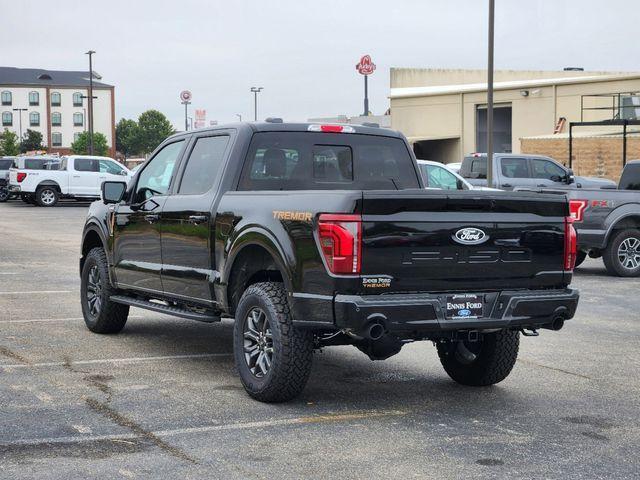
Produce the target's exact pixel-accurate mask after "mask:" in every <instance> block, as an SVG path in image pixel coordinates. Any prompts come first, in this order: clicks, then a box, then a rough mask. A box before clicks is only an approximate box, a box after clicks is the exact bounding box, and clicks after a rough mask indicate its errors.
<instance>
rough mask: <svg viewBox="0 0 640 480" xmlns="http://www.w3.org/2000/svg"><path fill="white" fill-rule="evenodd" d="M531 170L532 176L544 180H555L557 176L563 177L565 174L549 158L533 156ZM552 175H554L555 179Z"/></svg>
mask: <svg viewBox="0 0 640 480" xmlns="http://www.w3.org/2000/svg"><path fill="white" fill-rule="evenodd" d="M531 172H532V174H533V178H544V179H546V180H555V181H557V180H558V178H557V177H560V179H562V178H564V176H565V175H566V173H565V171H564V170H563V169H562V168H561V167H560V166H559V165H556V164H555V163H553V162H550V161H549V160H544V159H542V158H533V159H531ZM552 177H556V178H555V179H554V178H552Z"/></svg>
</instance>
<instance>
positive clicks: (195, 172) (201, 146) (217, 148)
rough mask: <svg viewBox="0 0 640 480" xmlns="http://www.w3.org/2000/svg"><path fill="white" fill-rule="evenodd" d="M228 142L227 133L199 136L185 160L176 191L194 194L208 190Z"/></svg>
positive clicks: (220, 164)
mask: <svg viewBox="0 0 640 480" xmlns="http://www.w3.org/2000/svg"><path fill="white" fill-rule="evenodd" d="M228 143H229V136H228V135H219V136H215V137H202V138H199V139H198V140H197V141H196V144H195V146H194V147H193V150H192V151H191V155H189V160H187V166H186V168H185V170H184V174H183V175H182V181H181V183H180V188H179V189H178V193H180V194H183V195H195V194H200V193H205V192H207V191H209V190H210V189H211V187H213V184H214V181H215V179H216V176H217V174H218V171H220V168H221V166H222V160H223V159H224V152H225V151H226V149H227V144H228Z"/></svg>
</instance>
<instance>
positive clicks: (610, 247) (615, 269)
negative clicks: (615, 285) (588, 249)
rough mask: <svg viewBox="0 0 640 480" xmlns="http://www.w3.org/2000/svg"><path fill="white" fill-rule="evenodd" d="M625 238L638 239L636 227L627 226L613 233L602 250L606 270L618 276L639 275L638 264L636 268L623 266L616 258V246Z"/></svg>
mask: <svg viewBox="0 0 640 480" xmlns="http://www.w3.org/2000/svg"><path fill="white" fill-rule="evenodd" d="M627 239H637V240H639V241H640V230H638V229H636V228H628V229H626V230H620V231H619V232H617V233H615V232H614V233H613V235H612V237H611V239H610V240H609V243H608V244H607V246H606V247H605V249H604V251H603V252H602V261H603V262H604V266H605V267H606V268H607V271H608V272H609V273H610V274H611V275H617V276H619V277H637V276H640V266H638V267H637V268H633V269H631V268H625V267H624V266H623V265H622V263H621V262H620V260H619V258H618V248H620V244H622V242H624V241H625V240H627Z"/></svg>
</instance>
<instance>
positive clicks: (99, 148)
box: [71, 132, 109, 156]
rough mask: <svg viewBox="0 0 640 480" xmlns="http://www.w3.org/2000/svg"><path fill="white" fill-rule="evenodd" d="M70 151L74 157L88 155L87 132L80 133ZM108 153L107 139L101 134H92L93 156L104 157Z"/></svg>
mask: <svg viewBox="0 0 640 480" xmlns="http://www.w3.org/2000/svg"><path fill="white" fill-rule="evenodd" d="M71 151H72V152H73V153H75V154H76V155H89V132H82V133H81V134H80V135H79V136H78V139H77V140H76V141H75V142H73V143H72V144H71ZM108 151H109V147H108V146H107V137H105V136H104V135H103V134H102V133H99V132H96V133H94V134H93V154H94V155H101V156H104V155H106V154H107V152H108Z"/></svg>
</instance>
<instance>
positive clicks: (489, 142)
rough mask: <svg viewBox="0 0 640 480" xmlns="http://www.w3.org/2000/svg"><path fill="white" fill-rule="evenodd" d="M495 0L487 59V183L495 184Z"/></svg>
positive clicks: (491, 12)
mask: <svg viewBox="0 0 640 480" xmlns="http://www.w3.org/2000/svg"><path fill="white" fill-rule="evenodd" d="M494 10H495V0H489V45H488V51H489V55H488V59H487V60H488V61H487V185H488V186H489V187H495V185H494V184H493V23H494V22H493V20H494Z"/></svg>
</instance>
